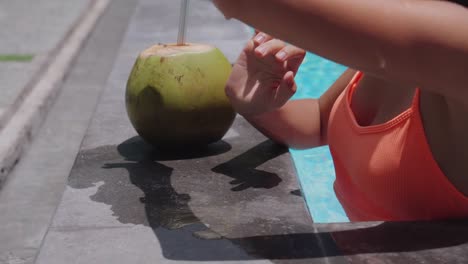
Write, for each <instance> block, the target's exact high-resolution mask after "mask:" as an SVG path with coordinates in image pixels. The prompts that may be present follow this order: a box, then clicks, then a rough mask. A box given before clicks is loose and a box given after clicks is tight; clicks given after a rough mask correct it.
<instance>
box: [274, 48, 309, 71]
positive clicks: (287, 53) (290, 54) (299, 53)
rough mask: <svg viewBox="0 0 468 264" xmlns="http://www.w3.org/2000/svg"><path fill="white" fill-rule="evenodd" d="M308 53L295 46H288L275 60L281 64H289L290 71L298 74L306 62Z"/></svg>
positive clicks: (279, 52)
mask: <svg viewBox="0 0 468 264" xmlns="http://www.w3.org/2000/svg"><path fill="white" fill-rule="evenodd" d="M305 55H306V51H305V50H303V49H300V48H298V47H295V46H291V45H288V46H286V47H284V48H283V49H281V50H280V51H278V53H276V55H275V58H276V60H277V61H279V62H283V63H284V62H287V65H288V70H291V71H293V72H297V70H298V69H299V67H300V66H301V64H302V61H303V60H304V57H305Z"/></svg>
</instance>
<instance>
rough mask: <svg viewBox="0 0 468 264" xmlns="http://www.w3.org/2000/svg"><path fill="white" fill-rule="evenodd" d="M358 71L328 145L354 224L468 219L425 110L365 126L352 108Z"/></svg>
mask: <svg viewBox="0 0 468 264" xmlns="http://www.w3.org/2000/svg"><path fill="white" fill-rule="evenodd" d="M361 78H362V73H360V72H358V73H357V74H356V75H355V77H354V78H353V79H352V81H351V82H350V84H349V85H348V87H347V88H346V89H345V90H344V91H343V93H342V94H341V95H340V96H339V97H338V98H337V100H336V102H335V104H334V106H333V109H332V112H331V115H330V120H329V129H328V140H329V146H330V151H331V154H332V157H333V162H334V164H335V170H336V181H335V184H334V188H335V193H336V196H337V198H338V200H339V201H340V202H341V204H342V206H343V208H344V210H345V211H346V213H347V215H348V217H349V218H350V220H351V221H370V220H391V221H400V220H433V219H455V218H468V198H467V197H465V196H464V195H463V194H462V193H461V192H459V191H458V190H457V189H456V188H455V187H454V186H453V185H452V183H451V182H450V181H449V180H448V179H447V178H446V176H445V175H444V173H443V172H442V171H441V169H440V168H439V166H438V165H437V163H436V161H435V160H434V158H433V156H432V153H431V150H430V148H429V145H428V143H427V139H426V135H425V133H424V128H423V124H422V119H421V114H420V111H419V90H417V91H416V94H415V96H414V99H413V103H412V105H411V107H410V108H409V109H408V110H406V111H404V112H403V113H401V114H400V115H398V116H397V117H395V118H393V119H392V120H390V121H388V122H386V123H384V124H380V125H372V126H365V127H363V126H360V125H359V124H358V123H357V121H356V118H355V116H354V114H353V111H352V109H351V99H352V97H353V93H354V90H355V88H356V86H357V84H358V82H359V80H360V79H361Z"/></svg>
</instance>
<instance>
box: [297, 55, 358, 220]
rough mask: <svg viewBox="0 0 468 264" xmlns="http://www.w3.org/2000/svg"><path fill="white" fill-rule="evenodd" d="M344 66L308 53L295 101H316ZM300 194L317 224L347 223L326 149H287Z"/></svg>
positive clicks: (300, 73)
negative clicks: (296, 176) (309, 99)
mask: <svg viewBox="0 0 468 264" xmlns="http://www.w3.org/2000/svg"><path fill="white" fill-rule="evenodd" d="M345 69H346V67H344V66H342V65H339V64H336V63H334V62H331V61H329V60H326V59H323V58H321V57H319V56H316V55H314V54H311V53H308V54H307V56H306V58H305V60H304V62H303V64H302V65H301V67H300V69H299V72H298V74H297V75H296V82H297V86H298V90H297V93H296V94H295V95H294V97H293V98H292V100H294V99H303V98H318V97H320V95H321V94H322V93H323V92H324V91H325V90H327V89H328V87H330V85H332V84H333V83H334V82H335V80H336V79H337V78H338V77H339V76H340V75H341V74H342V73H343V72H344V71H345ZM290 152H291V155H292V158H293V161H294V164H295V167H296V170H297V174H298V177H299V182H300V185H301V190H302V194H303V196H304V199H305V201H306V204H307V207H308V209H309V212H310V214H311V215H312V219H313V220H314V222H316V223H336V222H349V219H348V217H347V216H346V214H345V212H344V210H343V207H342V206H341V204H340V203H339V202H338V200H337V198H336V196H335V192H334V190H333V182H334V181H335V170H334V166H333V161H332V158H331V155H330V151H329V148H328V147H320V148H313V149H308V150H294V149H291V150H290Z"/></svg>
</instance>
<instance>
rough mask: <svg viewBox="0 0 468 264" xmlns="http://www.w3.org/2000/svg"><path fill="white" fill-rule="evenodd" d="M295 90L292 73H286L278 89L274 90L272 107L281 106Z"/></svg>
mask: <svg viewBox="0 0 468 264" xmlns="http://www.w3.org/2000/svg"><path fill="white" fill-rule="evenodd" d="M296 90H297V86H296V82H295V81H294V72H292V71H288V72H287V73H286V74H285V75H284V76H283V79H282V80H281V83H280V85H279V86H278V89H277V90H276V94H275V99H274V104H275V105H274V107H281V106H283V105H284V104H285V103H286V102H287V101H288V100H289V99H290V98H291V97H292V96H293V95H294V94H295V93H296Z"/></svg>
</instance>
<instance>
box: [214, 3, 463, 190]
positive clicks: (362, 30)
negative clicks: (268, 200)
mask: <svg viewBox="0 0 468 264" xmlns="http://www.w3.org/2000/svg"><path fill="white" fill-rule="evenodd" d="M214 2H215V4H216V5H217V6H218V8H219V9H220V10H221V11H222V12H223V13H224V14H225V15H226V16H227V17H234V18H237V19H239V20H241V21H243V22H246V23H248V24H250V25H253V26H255V27H256V28H260V29H261V30H264V31H265V32H268V33H270V34H272V35H274V36H276V37H279V38H281V39H284V40H285V41H288V42H289V43H293V44H295V45H297V46H299V47H302V48H304V49H305V50H309V51H311V52H314V53H316V54H319V55H321V56H324V57H326V58H329V59H332V60H334V61H337V62H339V63H342V64H344V65H347V66H349V67H350V68H353V69H359V70H360V71H363V72H364V77H363V79H362V80H361V81H360V83H359V85H358V87H357V89H356V92H355V93H354V96H353V101H352V105H351V108H352V110H353V112H354V114H355V116H356V118H357V120H358V123H359V124H360V125H361V126H370V125H376V124H381V123H384V122H386V121H388V120H390V119H392V118H393V117H395V116H396V115H398V114H400V113H401V112H403V111H404V110H406V109H407V108H408V107H409V106H410V105H411V101H412V98H413V96H414V93H415V89H416V88H420V89H421V97H420V102H421V105H420V111H421V114H422V117H423V125H424V129H425V132H426V137H427V141H428V143H429V146H430V148H431V150H432V153H433V156H434V159H435V160H436V162H437V164H438V165H439V167H440V168H441V169H442V171H443V172H444V174H445V175H446V177H447V178H448V179H449V181H450V182H452V183H453V185H454V186H455V187H456V188H457V189H458V190H460V191H461V192H462V193H463V194H465V196H468V176H467V175H466V174H467V173H468V162H467V160H468V137H467V136H466V135H468V34H466V32H468V9H466V8H464V7H462V6H458V5H456V4H453V3H448V2H446V1H434V0H425V1H422V0H411V1H409V0H407V1H405V0H395V1H387V0H372V1H369V0H357V1H353V4H350V3H349V1H348V0H328V1H318V0H296V1H291V0H269V1H268V0H256V1H252V0H215V1H214ZM382 6H385V8H382ZM345 7H346V8H345ZM351 9H352V12H350V10H351ZM278 18H282V19H278ZM369 21H372V23H370V22H369ZM292 28H293V29H294V30H291V29H292ZM260 36H262V37H263V38H260V37H259V36H257V37H259V38H255V39H254V40H253V41H252V42H251V43H249V44H248V45H247V46H246V49H245V50H244V52H243V54H244V55H245V56H244V57H243V56H242V55H241V56H240V58H239V60H238V63H237V64H236V66H235V67H234V71H233V75H232V76H231V79H230V80H229V82H228V86H227V88H226V90H227V94H228V96H229V98H230V100H231V102H232V103H233V105H234V107H235V108H236V110H237V111H238V112H239V113H240V114H242V115H243V116H244V117H245V118H246V119H247V120H249V122H251V123H252V124H253V125H254V126H255V127H256V128H258V129H259V130H260V131H261V132H263V133H264V134H265V135H267V136H268V137H270V138H272V139H273V140H276V141H278V142H279V143H281V144H285V145H288V146H290V147H294V148H309V147H314V146H320V145H323V144H327V138H326V134H327V133H326V128H327V125H328V116H329V112H330V109H331V107H332V105H333V103H334V102H335V99H336V98H337V96H338V95H339V94H340V93H341V91H342V90H343V89H344V88H345V87H346V85H347V84H348V83H349V81H350V79H351V77H352V76H353V74H354V72H355V71H354V70H348V71H346V72H345V73H344V74H343V76H342V77H341V78H340V79H338V80H337V82H336V83H335V84H334V85H333V86H332V87H330V89H329V90H328V91H327V92H326V93H325V94H324V95H323V96H322V97H321V98H320V99H317V100H315V99H307V100H298V101H288V99H289V98H290V97H291V96H292V95H293V94H294V92H295V90H296V87H295V84H294V80H293V76H294V74H295V72H296V70H297V69H296V67H298V65H296V64H295V63H297V62H299V64H300V62H301V61H302V58H303V55H304V53H303V50H302V49H299V48H295V47H293V46H288V45H285V44H284V43H282V42H278V41H277V40H274V39H273V38H272V37H270V36H269V35H266V34H264V33H260ZM249 45H250V46H249ZM259 47H263V48H264V50H263V51H264V53H263V54H261V52H260V51H259V50H261V49H262V48H259ZM281 51H285V53H286V54H287V55H286V57H284V58H279V57H280V56H278V54H279V53H280V52H281ZM301 56H302V57H301ZM249 60H250V61H252V60H254V61H255V60H257V61H259V62H258V63H257V64H256V65H262V66H261V67H252V63H250V64H249V63H247V61H249ZM288 64H293V67H292V68H291V67H289V68H288ZM249 65H250V66H249ZM268 65H269V66H268ZM272 65H274V67H279V68H281V67H280V66H283V68H282V70H278V71H271V67H272ZM278 65H279V66H278ZM248 66H249V67H248ZM268 67H270V68H268ZM260 72H267V73H270V75H271V76H262V75H261V74H259V73H260ZM246 76H248V77H246ZM259 76H261V78H258V77H259ZM247 79H249V82H246V81H245V80H247ZM265 79H271V80H274V81H272V82H265V81H263V80H265ZM245 91H250V92H245ZM259 91H263V92H259ZM264 91H274V92H275V94H276V95H278V96H271V97H266V96H265V93H264ZM267 94H268V93H267ZM246 95H249V96H246Z"/></svg>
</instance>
